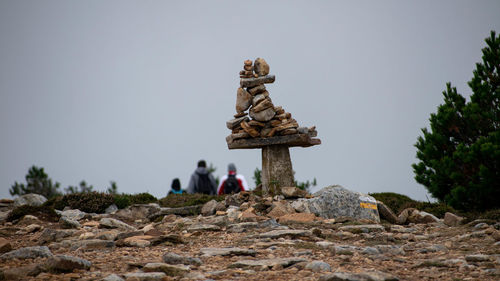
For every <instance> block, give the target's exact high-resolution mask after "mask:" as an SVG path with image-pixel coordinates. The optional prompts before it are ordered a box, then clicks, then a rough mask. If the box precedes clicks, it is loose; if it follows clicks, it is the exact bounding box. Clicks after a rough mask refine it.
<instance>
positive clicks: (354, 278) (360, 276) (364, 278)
mask: <svg viewBox="0 0 500 281" xmlns="http://www.w3.org/2000/svg"><path fill="white" fill-rule="evenodd" d="M398 280H399V278H397V277H395V276H392V275H389V274H387V273H383V272H379V271H371V272H362V273H350V272H335V273H330V274H327V275H323V276H321V277H320V278H319V281H398Z"/></svg>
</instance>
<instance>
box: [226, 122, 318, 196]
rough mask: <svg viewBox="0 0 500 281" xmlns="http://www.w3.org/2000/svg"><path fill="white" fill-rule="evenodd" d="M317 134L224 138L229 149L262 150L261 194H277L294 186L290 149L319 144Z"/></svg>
mask: <svg viewBox="0 0 500 281" xmlns="http://www.w3.org/2000/svg"><path fill="white" fill-rule="evenodd" d="M316 135H317V132H316V131H315V130H314V129H312V130H311V131H310V132H308V133H307V134H295V135H286V136H275V137H268V138H248V137H249V135H248V134H247V136H246V137H247V138H241V137H242V136H241V135H240V134H231V135H229V136H227V137H226V142H227V147H228V148H229V149H252V148H261V149H262V172H261V174H260V177H261V181H262V192H263V193H264V194H279V193H281V188H282V187H286V186H295V181H294V179H293V169H292V160H290V151H289V148H290V147H296V146H299V147H309V146H313V145H318V144H321V140H320V139H315V138H314V137H315V136H316Z"/></svg>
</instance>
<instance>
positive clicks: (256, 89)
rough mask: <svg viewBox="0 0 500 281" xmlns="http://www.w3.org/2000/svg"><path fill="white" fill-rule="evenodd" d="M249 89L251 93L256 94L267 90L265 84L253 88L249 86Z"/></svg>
mask: <svg viewBox="0 0 500 281" xmlns="http://www.w3.org/2000/svg"><path fill="white" fill-rule="evenodd" d="M247 91H248V93H249V94H250V95H252V96H255V95H257V94H260V93H263V92H265V91H266V86H265V85H264V84H262V85H258V86H255V87H252V88H247Z"/></svg>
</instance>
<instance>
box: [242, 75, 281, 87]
mask: <svg viewBox="0 0 500 281" xmlns="http://www.w3.org/2000/svg"><path fill="white" fill-rule="evenodd" d="M274 80H276V77H275V76H274V75H266V76H261V77H257V78H241V79H240V86H241V87H244V88H245V87H254V86H258V85H262V84H269V83H273V82H274Z"/></svg>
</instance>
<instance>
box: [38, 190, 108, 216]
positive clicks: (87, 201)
mask: <svg viewBox="0 0 500 281" xmlns="http://www.w3.org/2000/svg"><path fill="white" fill-rule="evenodd" d="M113 203H114V198H113V195H111V194H108V193H103V192H95V191H94V192H85V193H73V194H66V195H64V196H58V197H56V198H54V199H52V200H49V201H47V202H45V204H44V205H45V206H50V207H53V208H54V209H58V210H62V209H64V207H66V206H67V207H70V208H71V209H78V210H80V211H83V212H86V213H104V211H105V210H106V208H108V207H109V206H110V205H111V204H113Z"/></svg>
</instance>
